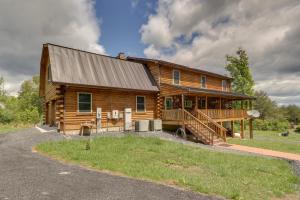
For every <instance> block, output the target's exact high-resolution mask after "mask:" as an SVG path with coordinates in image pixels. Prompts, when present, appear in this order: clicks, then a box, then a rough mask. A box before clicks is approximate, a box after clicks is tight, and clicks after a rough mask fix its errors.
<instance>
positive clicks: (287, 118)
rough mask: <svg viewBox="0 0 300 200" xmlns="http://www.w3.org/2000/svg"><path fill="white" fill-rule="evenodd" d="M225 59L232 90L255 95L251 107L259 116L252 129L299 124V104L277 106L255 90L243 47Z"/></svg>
mask: <svg viewBox="0 0 300 200" xmlns="http://www.w3.org/2000/svg"><path fill="white" fill-rule="evenodd" d="M226 61H227V63H226V66H225V69H226V70H228V71H229V72H230V75H231V76H232V77H233V82H232V89H233V92H236V93H239V94H245V95H249V96H255V97H256V100H255V101H254V102H253V109H255V110H258V111H259V112H260V117H259V118H258V119H256V120H254V124H253V125H254V129H256V130H274V131H282V130H286V129H288V128H294V126H295V125H298V124H299V121H300V107H299V106H297V105H287V106H279V105H278V104H277V103H276V102H275V101H273V100H272V99H271V98H270V97H269V96H268V94H267V93H266V92H265V91H262V90H258V91H255V89H254V86H255V82H254V80H253V77H252V73H251V70H250V67H249V58H248V55H247V53H246V51H245V50H244V49H242V48H239V49H238V50H237V52H236V55H227V56H226Z"/></svg>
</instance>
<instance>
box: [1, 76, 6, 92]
mask: <svg viewBox="0 0 300 200" xmlns="http://www.w3.org/2000/svg"><path fill="white" fill-rule="evenodd" d="M4 83H5V80H4V78H3V77H2V76H1V77H0V96H5V95H6V91H5V89H4Z"/></svg>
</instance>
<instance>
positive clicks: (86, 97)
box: [78, 93, 92, 113]
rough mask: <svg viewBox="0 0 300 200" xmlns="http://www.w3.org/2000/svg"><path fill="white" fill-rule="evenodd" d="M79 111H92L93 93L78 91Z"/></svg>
mask: <svg viewBox="0 0 300 200" xmlns="http://www.w3.org/2000/svg"><path fill="white" fill-rule="evenodd" d="M78 112H80V113H90V112H92V94H91V93H78Z"/></svg>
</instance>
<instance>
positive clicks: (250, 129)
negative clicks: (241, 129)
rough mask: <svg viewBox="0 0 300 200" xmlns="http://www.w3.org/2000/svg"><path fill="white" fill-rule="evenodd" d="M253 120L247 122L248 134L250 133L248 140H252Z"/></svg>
mask: <svg viewBox="0 0 300 200" xmlns="http://www.w3.org/2000/svg"><path fill="white" fill-rule="evenodd" d="M252 125H253V119H250V120H249V133H250V139H253V126H252Z"/></svg>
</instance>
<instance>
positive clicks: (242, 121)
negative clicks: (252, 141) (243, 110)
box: [241, 119, 244, 139]
mask: <svg viewBox="0 0 300 200" xmlns="http://www.w3.org/2000/svg"><path fill="white" fill-rule="evenodd" d="M241 138H242V139H244V120H243V119H242V120H241Z"/></svg>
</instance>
